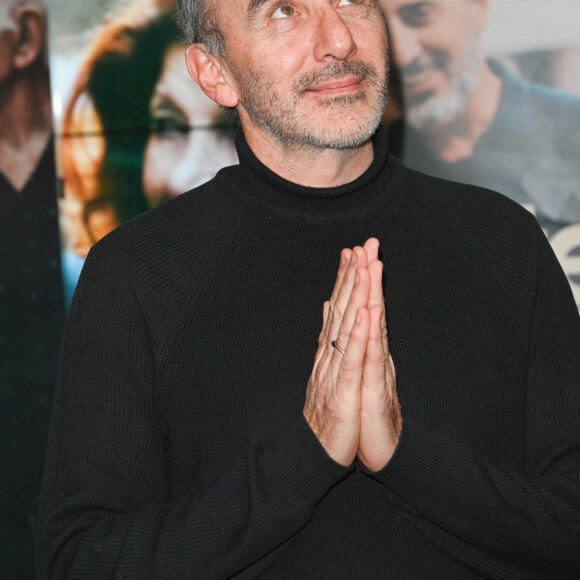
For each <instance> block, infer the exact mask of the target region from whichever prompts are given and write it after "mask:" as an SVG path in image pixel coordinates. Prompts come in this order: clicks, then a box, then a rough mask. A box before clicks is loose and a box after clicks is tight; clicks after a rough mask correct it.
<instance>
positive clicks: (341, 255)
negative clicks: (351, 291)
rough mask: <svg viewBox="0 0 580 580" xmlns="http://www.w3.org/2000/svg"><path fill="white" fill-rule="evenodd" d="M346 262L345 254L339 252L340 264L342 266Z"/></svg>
mask: <svg viewBox="0 0 580 580" xmlns="http://www.w3.org/2000/svg"><path fill="white" fill-rule="evenodd" d="M345 264H346V256H345V255H344V252H341V254H340V265H341V266H344V265H345Z"/></svg>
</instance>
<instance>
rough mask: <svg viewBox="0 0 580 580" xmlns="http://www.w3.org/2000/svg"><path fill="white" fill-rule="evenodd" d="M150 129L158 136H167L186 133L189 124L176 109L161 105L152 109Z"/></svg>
mask: <svg viewBox="0 0 580 580" xmlns="http://www.w3.org/2000/svg"><path fill="white" fill-rule="evenodd" d="M151 130H152V131H153V133H155V134H157V135H158V136H160V137H169V136H170V135H184V134H186V133H188V132H189V125H188V123H187V120H186V119H185V118H184V117H183V115H181V114H180V113H179V112H178V111H176V110H174V109H173V108H167V107H163V108H160V109H157V110H153V111H152V114H151Z"/></svg>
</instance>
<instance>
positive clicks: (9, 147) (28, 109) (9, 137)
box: [0, 73, 52, 190]
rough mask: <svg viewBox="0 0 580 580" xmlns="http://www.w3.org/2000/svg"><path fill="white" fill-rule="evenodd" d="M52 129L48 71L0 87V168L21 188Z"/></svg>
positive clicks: (40, 154) (34, 165) (16, 79)
mask: <svg viewBox="0 0 580 580" xmlns="http://www.w3.org/2000/svg"><path fill="white" fill-rule="evenodd" d="M51 132H52V115H51V108H50V84H49V80H48V73H37V74H30V75H26V76H24V75H22V76H19V77H16V78H13V79H11V80H10V81H9V82H8V83H6V85H5V86H3V87H2V88H0V171H1V172H2V173H3V174H4V175H5V176H6V178H7V179H8V180H9V181H10V182H11V183H12V184H13V186H14V188H15V189H16V190H21V189H22V188H23V187H24V185H26V182H27V181H28V179H29V178H30V176H31V175H32V173H33V172H34V169H35V168H36V166H37V164H38V161H39V160H40V157H41V156H42V154H43V152H44V149H45V148H46V143H47V141H48V139H49V137H50V135H51Z"/></svg>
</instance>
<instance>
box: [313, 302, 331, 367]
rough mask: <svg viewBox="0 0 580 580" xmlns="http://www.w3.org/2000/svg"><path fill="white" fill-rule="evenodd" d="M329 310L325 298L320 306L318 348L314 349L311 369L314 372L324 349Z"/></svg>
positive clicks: (328, 303)
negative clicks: (320, 321) (320, 323)
mask: <svg viewBox="0 0 580 580" xmlns="http://www.w3.org/2000/svg"><path fill="white" fill-rule="evenodd" d="M329 312H330V301H329V300H326V302H324V305H323V307H322V330H321V331H320V334H319V335H318V348H317V350H316V355H315V357H314V367H313V371H312V372H313V373H316V369H317V367H318V365H319V363H320V360H321V359H322V357H323V355H324V351H325V349H326V327H327V325H328V316H329Z"/></svg>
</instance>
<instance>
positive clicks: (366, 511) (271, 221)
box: [38, 129, 580, 580]
mask: <svg viewBox="0 0 580 580" xmlns="http://www.w3.org/2000/svg"><path fill="white" fill-rule="evenodd" d="M237 147H238V154H239V158H240V165H239V166H234V167H229V168H225V169H223V170H222V171H220V172H219V173H218V175H217V176H216V178H215V179H213V180H212V181H210V182H209V183H207V184H205V185H203V186H201V187H199V188H197V189H195V190H193V191H191V192H188V193H186V194H184V195H182V196H180V197H178V198H175V199H174V200H172V201H170V202H167V203H166V204H164V205H162V206H159V207H158V208H156V209H154V210H152V211H150V212H148V213H146V214H144V215H143V216H140V217H139V218H137V219H135V220H133V221H131V222H128V223H127V224H124V225H123V226H121V227H120V228H118V229H117V230H115V231H114V232H113V233H112V234H110V235H109V236H107V237H106V238H105V239H103V240H102V241H101V242H99V243H98V244H97V245H96V246H95V247H94V248H93V249H92V250H91V252H90V254H89V257H88V259H87V262H86V264H85V268H84V270H83V273H82V275H81V279H80V282H79V286H78V288H77V293H76V295H75V298H74V299H73V303H72V306H71V311H70V318H69V321H68V324H67V329H66V332H65V338H64V347H63V351H62V356H61V364H60V378H59V381H58V388H57V394H56V400H55V409H54V416H53V423H52V427H51V437H50V441H49V448H48V455H47V471H46V475H45V483H44V491H43V499H42V506H41V514H42V515H41V518H40V526H39V539H38V553H39V560H38V563H39V570H40V575H41V577H42V578H45V577H54V578H62V577H65V576H66V577H67V578H83V579H87V578H109V577H114V576H116V577H123V578H140V579H143V578H156V579H157V578H194V577H195V578H225V577H231V576H235V575H237V574H239V575H240V577H243V578H249V577H256V576H258V575H260V574H262V575H263V577H265V578H309V579H310V578H349V579H352V578H397V579H403V578H409V579H417V578H442V579H443V578H444V579H451V578H461V579H462V580H464V579H467V578H482V577H483V578H492V577H493V578H498V577H501V578H526V579H530V578H548V577H549V578H555V577H562V578H564V577H577V576H578V572H579V570H580V568H579V566H580V553H579V551H578V545H579V542H580V480H579V479H580V478H579V473H580V412H579V410H580V389H579V388H578V382H579V381H578V379H579V377H580V373H579V371H580V321H579V318H578V312H577V310H576V307H575V304H574V302H573V300H572V296H571V293H570V288H569V286H568V284H567V282H566V278H565V276H564V275H563V273H562V271H561V270H560V268H559V266H558V265H557V262H556V260H555V258H554V256H553V254H552V252H551V250H550V248H549V245H548V243H547V241H546V239H545V236H544V235H543V233H542V232H541V230H540V229H539V227H538V225H537V223H536V221H535V220H534V219H533V218H532V217H531V216H530V215H529V214H528V213H527V212H526V211H525V210H523V209H522V208H521V207H520V206H518V205H517V204H515V203H513V202H511V201H509V200H507V199H505V198H503V197H502V196H500V195H497V194H495V193H493V192H489V191H486V190H483V189H479V188H475V187H470V186H464V185H459V184H455V183H450V182H446V181H442V180H438V179H434V178H430V177H427V176H425V175H422V174H419V173H415V172H413V171H410V170H407V169H406V168H405V167H403V166H402V165H401V163H400V162H399V161H397V160H396V159H395V158H393V157H388V155H387V143H386V135H385V131H384V130H382V129H381V130H379V132H378V133H377V135H376V136H375V139H374V148H375V158H374V161H373V163H372V165H371V166H370V167H369V169H368V170H367V171H366V172H365V173H364V174H363V175H362V176H361V177H359V178H358V179H356V180H355V181H353V182H352V183H349V184H346V185H343V186H340V187H336V188H326V189H315V188H308V187H302V186H299V185H296V184H293V183H290V182H288V181H286V180H284V179H283V178H281V177H279V176H277V175H276V174H274V173H272V172H271V171H270V170H268V169H267V168H266V167H265V166H263V165H262V164H261V163H260V162H259V161H258V159H257V158H256V157H255V156H254V155H253V153H252V152H251V151H250V149H249V147H248V145H247V143H246V142H245V140H244V138H243V135H242V134H241V132H240V133H239V134H238V136H237ZM371 236H377V237H378V238H379V240H380V242H381V247H382V253H383V261H384V264H385V281H384V291H385V296H386V304H387V320H388V327H389V337H390V344H391V349H392V354H393V358H394V362H395V366H396V369H397V380H398V392H399V396H400V399H401V405H402V412H403V433H402V437H401V441H400V443H399V446H398V448H397V450H396V453H395V455H394V457H393V459H392V460H391V461H390V463H389V464H388V465H387V466H386V467H385V468H384V469H383V470H382V471H381V472H379V473H375V474H370V473H367V472H366V471H365V470H364V469H362V468H361V467H360V466H359V465H353V466H352V467H350V468H344V467H342V466H340V465H338V464H336V463H334V462H333V461H332V460H331V459H330V458H329V457H328V455H327V454H326V453H325V451H324V449H323V448H322V446H321V445H320V444H319V443H318V441H317V439H316V438H315V436H314V434H313V433H312V431H311V430H310V428H309V427H308V425H307V423H306V421H305V419H304V418H303V416H302V408H303V405H304V396H305V390H306V385H307V382H308V377H309V374H310V372H311V369H312V364H313V359H314V353H315V351H316V347H317V338H318V333H319V331H320V327H321V319H322V304H323V301H324V300H325V299H327V298H328V297H329V296H330V293H331V290H332V286H333V284H334V279H335V276H336V270H337V267H338V260H339V253H340V250H341V249H342V248H344V247H353V246H354V245H359V244H362V243H363V242H364V241H365V240H366V239H367V238H369V237H371ZM65 571H66V572H65Z"/></svg>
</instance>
